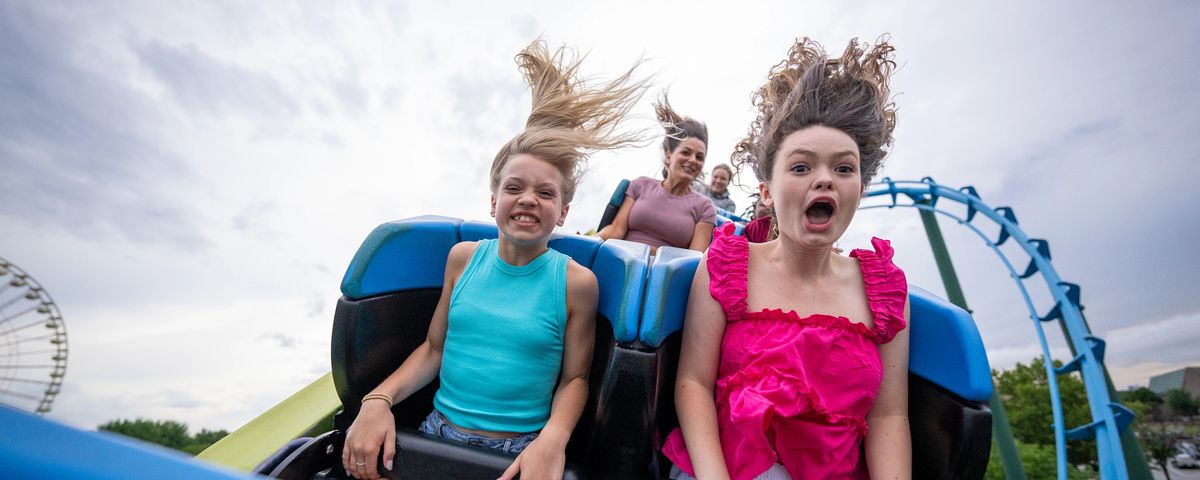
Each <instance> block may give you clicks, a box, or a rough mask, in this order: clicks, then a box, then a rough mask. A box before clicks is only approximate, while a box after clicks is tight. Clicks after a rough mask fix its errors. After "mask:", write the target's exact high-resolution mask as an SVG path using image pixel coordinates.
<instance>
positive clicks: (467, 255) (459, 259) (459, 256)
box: [446, 241, 482, 277]
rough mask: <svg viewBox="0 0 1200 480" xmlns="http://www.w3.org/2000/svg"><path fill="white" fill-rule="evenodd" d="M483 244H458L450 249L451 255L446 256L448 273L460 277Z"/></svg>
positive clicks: (479, 242) (472, 242)
mask: <svg viewBox="0 0 1200 480" xmlns="http://www.w3.org/2000/svg"><path fill="white" fill-rule="evenodd" d="M481 243H482V241H478V242H476V241H467V242H458V243H456V244H454V246H453V247H450V253H449V254H448V255H446V273H447V274H449V275H452V276H454V277H458V275H459V274H461V273H462V271H463V270H464V269H466V268H467V264H468V263H470V262H471V257H474V256H475V252H476V251H477V250H478V249H479V245H480V244H481Z"/></svg>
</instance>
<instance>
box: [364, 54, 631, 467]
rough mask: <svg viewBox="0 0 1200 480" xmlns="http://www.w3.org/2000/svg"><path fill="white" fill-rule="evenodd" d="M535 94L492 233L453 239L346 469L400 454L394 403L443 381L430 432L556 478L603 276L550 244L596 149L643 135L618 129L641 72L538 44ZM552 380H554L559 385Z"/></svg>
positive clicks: (582, 396)
mask: <svg viewBox="0 0 1200 480" xmlns="http://www.w3.org/2000/svg"><path fill="white" fill-rule="evenodd" d="M516 59H517V63H518V65H519V66H520V69H521V71H522V73H523V74H524V76H525V80H526V82H527V83H528V84H529V85H530V87H531V88H532V90H533V110H532V112H531V113H530V115H529V119H528V121H527V123H526V126H525V130H524V131H522V132H521V133H519V134H517V135H516V136H515V137H513V138H512V139H511V140H509V142H508V143H507V144H506V145H504V147H502V148H501V149H500V151H499V153H497V154H496V158H495V160H494V161H493V163H492V167H491V186H490V187H491V191H492V200H491V214H492V216H493V217H495V219H496V227H497V231H498V238H496V239H495V240H482V241H479V242H462V243H459V244H457V245H455V246H454V247H453V248H452V249H451V250H450V254H449V256H448V258H447V259H446V273H445V279H444V283H443V287H442V294H441V297H440V299H439V300H438V305H437V308H436V310H435V311H434V314H433V318H432V320H431V322H430V325H429V332H428V336H427V339H426V340H425V342H424V343H422V344H421V345H420V346H419V347H418V348H417V349H416V350H415V351H414V352H413V353H412V354H411V355H410V356H409V357H408V358H407V359H406V360H405V361H404V363H403V364H401V365H400V367H399V368H397V369H396V371H395V372H394V373H392V374H391V375H390V376H388V377H387V379H385V380H384V381H383V382H382V383H381V384H380V385H379V386H378V387H377V388H375V389H374V390H373V391H372V392H371V393H369V394H367V395H366V396H364V397H363V400H362V407H361V409H360V411H359V414H358V416H357V417H356V418H355V419H354V423H353V424H352V425H351V426H350V428H349V430H348V432H347V436H346V447H345V449H344V450H343V452H342V464H343V466H344V467H345V469H346V471H347V472H348V473H350V474H352V475H353V476H354V477H356V478H360V479H373V478H379V472H378V471H377V470H376V459H377V458H378V456H379V453H380V449H381V448H382V452H383V463H384V467H385V468H387V469H389V470H390V469H391V468H392V467H393V461H394V456H395V450H396V444H395V438H396V434H395V419H394V417H393V415H392V412H391V407H392V405H393V404H394V403H395V402H398V401H402V400H404V399H405V398H407V397H408V396H410V395H412V394H413V393H414V392H416V391H418V390H420V389H421V388H422V387H424V386H425V385H427V384H428V383H429V382H430V381H432V380H433V379H434V378H435V377H440V380H441V384H440V388H439V389H438V391H437V393H436V395H435V397H434V410H433V412H431V413H430V414H429V416H428V418H426V420H425V422H424V423H422V425H421V427H420V429H421V431H423V432H426V433H429V434H432V435H435V436H439V437H443V438H449V439H452V440H456V441H461V442H464V443H468V444H474V445H480V446H484V447H489V448H494V449H497V450H500V451H505V452H510V453H517V454H518V456H517V458H516V460H515V461H514V462H513V463H512V464H511V466H510V467H509V468H508V469H507V470H506V471H505V472H504V474H503V476H502V477H501V478H506V479H511V478H513V477H514V476H516V475H517V474H518V473H520V475H521V478H525V479H541V478H561V477H562V475H563V469H564V466H565V463H566V453H565V449H566V445H567V441H568V440H569V438H570V435H571V432H572V430H574V428H575V424H576V423H577V422H578V420H579V416H580V414H581V413H582V411H583V407H584V403H585V402H586V400H587V395H588V391H587V390H588V387H587V374H588V369H589V366H590V364H591V356H592V346H593V341H594V334H595V330H594V326H593V322H594V321H595V312H596V302H597V297H598V295H599V292H598V287H597V283H596V277H595V275H593V274H592V272H591V271H590V270H588V269H587V268H585V267H583V266H580V265H579V264H577V263H575V262H574V261H572V260H571V259H570V258H569V257H567V256H566V255H564V254H562V253H559V252H556V251H554V250H551V249H549V247H548V242H549V240H550V235H551V233H553V231H554V227H555V226H561V225H562V224H563V220H564V219H565V218H566V215H567V211H568V209H569V204H570V201H571V198H572V197H573V195H574V193H575V188H576V185H577V184H578V183H579V178H580V175H581V174H582V163H583V161H584V160H585V158H586V157H587V154H588V153H589V152H592V151H595V150H599V149H611V148H617V147H622V146H625V145H628V144H632V143H636V142H638V141H640V140H641V138H640V135H635V134H622V133H620V132H619V131H618V130H617V128H616V127H617V126H618V124H619V123H620V121H621V119H622V118H623V117H624V116H625V114H626V113H627V112H628V110H629V109H630V108H631V107H632V106H633V104H634V103H636V102H637V100H638V99H639V98H640V96H641V94H642V93H643V92H644V91H645V83H644V81H635V80H632V73H633V69H632V68H631V69H630V70H629V71H627V72H625V74H623V75H621V76H619V77H617V78H616V79H614V80H612V81H611V82H608V83H605V84H603V85H599V86H592V85H587V84H584V83H583V82H581V81H580V80H579V79H578V78H576V70H577V69H578V67H579V59H578V56H577V55H575V54H574V53H573V52H572V51H569V50H567V49H566V48H559V49H558V50H557V51H555V52H553V53H551V52H550V51H549V49H548V48H547V47H546V45H545V43H544V42H542V41H541V40H538V41H535V42H533V43H532V44H531V45H529V46H528V47H526V48H525V49H524V50H522V51H521V53H520V54H518V55H517V58H516ZM556 384H557V388H555V385H556Z"/></svg>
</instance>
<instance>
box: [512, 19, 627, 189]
mask: <svg viewBox="0 0 1200 480" xmlns="http://www.w3.org/2000/svg"><path fill="white" fill-rule="evenodd" d="M581 60H582V58H581V57H580V56H579V55H578V54H577V53H576V52H575V51H574V50H573V49H570V48H568V47H566V46H562V47H559V48H558V49H557V50H555V51H554V52H553V53H551V52H550V49H549V48H548V47H547V46H546V42H545V41H543V40H541V39H538V40H534V41H533V43H530V44H529V46H527V47H525V49H523V50H521V53H518V54H517V56H516V61H517V66H518V67H519V68H520V70H521V73H522V74H523V75H524V76H525V83H527V84H528V85H529V86H530V88H531V90H532V92H533V110H532V111H531V112H530V113H529V119H528V120H527V121H526V122H525V130H524V131H522V132H521V133H518V134H517V135H516V136H514V137H513V138H512V139H511V140H509V141H508V143H505V144H504V146H503V147H501V148H500V151H499V152H497V153H496V158H495V160H493V161H492V169H491V189H492V192H493V193H495V192H496V189H497V188H499V186H500V170H502V169H503V168H504V165H506V164H507V163H508V160H509V159H511V158H512V157H514V156H516V155H520V154H530V155H533V156H535V157H538V158H540V159H542V160H544V161H546V162H548V163H550V164H551V165H554V167H555V168H556V169H558V171H559V172H561V173H562V175H563V178H565V179H566V182H565V184H564V185H563V192H562V198H563V204H564V205H565V204H568V203H570V202H571V199H572V198H574V196H575V187H576V186H577V185H578V184H579V179H580V177H581V176H582V174H583V166H584V161H585V160H586V159H587V157H588V155H589V154H591V153H592V152H594V151H597V150H607V149H614V148H620V147H624V146H629V145H636V144H638V143H641V142H644V141H645V139H644V136H643V135H642V134H641V133H640V132H637V133H628V132H620V131H618V128H617V127H618V126H619V124H620V123H621V120H622V119H623V118H624V117H625V115H626V114H627V113H628V112H629V110H630V109H631V108H633V105H634V104H635V103H637V101H638V100H639V99H640V98H641V96H642V94H643V93H645V91H646V88H647V86H648V85H647V80H646V79H641V80H634V79H633V71H634V69H636V68H637V66H638V65H640V64H641V63H642V62H641V61H640V60H639V61H638V62H636V63H634V65H633V66H632V67H630V68H629V70H626V71H625V73H624V74H622V75H619V76H617V77H616V78H614V79H612V80H611V81H608V82H606V83H602V84H600V85H598V86H593V85H589V84H588V83H586V82H584V80H583V79H580V78H579V77H578V70H579V64H580V62H581Z"/></svg>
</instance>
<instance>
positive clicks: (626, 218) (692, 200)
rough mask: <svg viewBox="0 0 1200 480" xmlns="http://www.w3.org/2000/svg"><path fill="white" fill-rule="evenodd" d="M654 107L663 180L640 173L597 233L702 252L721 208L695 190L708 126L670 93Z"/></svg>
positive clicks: (706, 141)
mask: <svg viewBox="0 0 1200 480" xmlns="http://www.w3.org/2000/svg"><path fill="white" fill-rule="evenodd" d="M654 110H655V113H656V114H657V115H658V121H659V122H660V123H662V125H663V128H664V129H666V137H665V138H663V180H661V181H659V180H656V179H653V178H650V177H638V178H636V179H634V180H633V181H632V182H630V183H629V188H628V189H626V190H625V201H624V202H622V203H621V209H620V210H618V211H617V215H616V217H615V218H613V221H612V223H611V224H609V225H608V226H606V227H604V228H603V229H601V230H600V232H599V235H600V237H602V238H604V239H606V240H607V239H610V238H619V239H624V240H629V241H633V242H640V243H645V244H647V245H650V247H651V249H652V250H654V251H657V249H658V247H661V246H663V245H670V246H672V247H679V248H690V249H692V250H696V251H701V252H703V251H704V250H705V249H707V248H708V244H709V242H711V241H712V230H713V226H714V225H716V220H717V218H716V217H717V210H716V208H715V207H713V204H712V201H710V200H709V199H708V197H705V196H704V195H701V194H699V193H696V192H694V191H692V182H693V181H695V180H696V178H697V177H698V176H700V172H701V171H703V168H704V157H705V155H706V154H707V153H708V127H706V126H705V125H704V124H703V123H701V122H699V121H697V120H695V119H692V118H687V117H682V116H680V115H679V114H678V113H675V111H674V110H671V105H670V104H669V103H668V102H667V97H666V95H663V97H662V98H661V99H660V100H659V101H658V103H657V104H655V106H654Z"/></svg>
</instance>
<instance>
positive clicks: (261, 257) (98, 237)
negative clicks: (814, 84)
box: [0, 0, 1200, 430]
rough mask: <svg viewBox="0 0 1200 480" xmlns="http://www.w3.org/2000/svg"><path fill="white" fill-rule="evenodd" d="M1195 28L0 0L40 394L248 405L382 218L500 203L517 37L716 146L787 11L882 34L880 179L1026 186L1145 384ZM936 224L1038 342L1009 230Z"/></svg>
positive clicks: (986, 13)
mask: <svg viewBox="0 0 1200 480" xmlns="http://www.w3.org/2000/svg"><path fill="white" fill-rule="evenodd" d="M824 3H828V4H824ZM734 4H736V5H734ZM1197 25H1200V4H1198V3H1195V2H1186V1H1175V2H1136V3H1131V2H1115V1H1114V2H999V3H994V4H992V5H986V6H985V5H979V4H975V3H970V2H968V3H966V4H963V3H962V2H920V3H914V4H903V5H902V4H900V2H877V3H876V2H834V3H829V2H823V4H816V3H813V4H808V2H797V1H776V2H758V3H755V2H749V3H748V2H714V3H711V4H708V3H703V2H678V3H668V4H659V3H657V2H616V3H610V2H600V3H597V2H591V3H576V2H544V3H528V2H518V3H512V2H475V3H471V2H449V3H446V2H432V3H430V2H426V3H390V4H388V3H353V4H351V3H338V4H337V5H336V6H334V5H330V4H328V3H327V2H309V3H303V2H301V3H282V2H249V3H247V2H228V3H222V2H204V3H198V4H197V3H187V2H185V3H175V4H170V5H168V4H164V3H162V2H128V3H115V2H57V1H38V2H18V1H9V0H0V98H2V101H0V172H2V174H0V257H3V258H6V259H8V260H10V261H12V262H14V263H15V264H17V265H19V266H20V267H21V268H23V269H24V270H26V271H28V272H30V273H31V274H33V275H34V276H35V277H37V279H38V280H40V281H41V283H42V284H43V285H45V286H46V288H47V289H48V291H50V292H51V293H52V295H53V296H54V298H55V299H56V300H57V302H58V304H59V307H60V309H61V311H62V312H63V315H64V317H65V319H66V324H67V328H68V332H69V337H70V345H71V350H70V360H69V366H68V373H67V376H66V379H65V385H64V390H63V394H62V395H61V396H60V397H59V398H58V401H57V402H56V403H55V406H54V411H53V412H52V413H51V415H50V416H51V417H52V418H57V419H60V420H62V421H66V422H68V423H71V424H74V425H77V426H80V427H84V428H94V427H95V426H96V425H98V424H100V423H103V422H105V421H108V420H111V419H115V418H132V417H148V418H156V419H158V418H162V419H176V420H181V421H184V422H187V423H188V424H189V425H191V426H192V428H193V429H195V430H198V429H200V428H202V427H203V428H225V429H234V428H237V427H238V426H240V425H242V424H243V423H245V422H246V421H248V420H250V419H251V418H253V417H254V416H256V415H257V414H259V413H261V412H263V411H264V410H266V409H267V408H268V407H270V406H271V405H273V404H275V403H276V402H278V401H280V400H282V399H283V398H285V397H287V396H288V395H290V394H291V393H293V392H295V391H296V390H297V389H299V388H300V387H302V386H303V385H306V384H307V383H309V382H311V381H312V380H314V379H316V378H318V377H319V376H321V375H322V374H324V373H325V372H327V371H328V370H329V331H330V325H331V322H332V317H333V306H334V304H335V303H336V300H337V298H338V296H339V295H340V293H339V291H338V284H339V281H340V278H341V275H342V273H343V272H344V269H345V267H346V264H347V262H348V261H349V259H350V258H351V256H352V255H353V254H354V252H355V250H356V249H357V247H358V245H359V243H360V242H361V241H362V239H363V238H364V237H365V236H366V234H367V233H368V232H370V231H371V229H372V228H374V227H375V226H376V225H377V224H379V223H382V222H386V221H390V220H395V219H401V218H405V217H411V216H416V215H422V214H439V215H447V216H454V217H461V218H466V219H477V220H486V219H488V195H489V192H488V190H487V182H486V171H487V167H488V165H489V164H490V161H491V158H492V156H493V155H494V154H495V151H496V150H497V149H498V148H499V147H500V145H502V144H503V143H504V142H505V141H506V140H507V139H508V138H510V137H511V136H512V135H513V134H515V133H516V132H517V131H519V130H520V127H521V125H522V124H523V121H524V118H525V116H526V115H527V114H528V102H529V95H528V92H527V89H526V88H525V86H524V85H523V83H522V82H521V78H520V75H519V74H518V72H517V70H516V67H515V65H514V63H513V60H512V59H513V55H514V54H515V53H517V52H518V51H519V50H520V49H521V48H522V47H524V46H525V45H526V44H528V43H529V42H530V41H531V40H532V39H534V38H536V37H538V36H543V37H544V38H545V39H546V40H548V41H549V42H550V43H551V44H552V45H558V44H562V43H566V44H569V45H574V46H577V47H579V48H580V49H582V50H584V51H587V52H589V56H588V58H587V59H586V61H585V63H584V66H583V71H584V72H585V73H586V74H590V75H598V76H602V77H603V76H611V75H612V74H614V73H616V72H619V71H621V70H623V69H624V68H627V67H628V66H629V65H631V64H632V63H633V62H634V61H635V60H636V59H638V58H639V57H642V56H644V57H645V58H646V59H647V60H648V62H647V63H646V64H645V65H644V66H643V68H642V69H641V70H640V72H641V73H642V74H644V75H651V74H653V75H654V78H655V81H654V85H655V90H654V92H657V91H658V89H663V88H668V87H669V88H670V92H671V100H672V103H673V104H674V106H675V107H676V109H677V110H679V111H680V112H682V113H684V114H687V115H690V116H694V117H696V118H699V119H701V120H703V121H705V122H707V123H708V126H709V131H710V137H711V140H710V141H711V144H710V145H709V165H707V168H711V166H712V165H713V164H715V163H717V162H723V161H726V160H727V159H728V155H729V152H730V148H731V146H732V145H733V143H734V142H735V141H736V140H737V138H738V137H739V136H740V135H741V134H743V133H744V132H745V130H746V127H747V126H748V124H749V121H750V120H751V118H752V112H751V110H750V103H749V98H750V93H751V92H752V91H753V90H754V89H755V88H756V87H757V86H758V85H759V84H760V82H761V81H762V80H763V78H764V77H765V74H766V72H767V70H768V69H769V67H770V66H772V65H773V64H775V63H776V62H778V61H779V60H780V59H782V58H783V55H784V53H785V52H786V50H787V49H788V47H790V46H791V44H792V42H793V41H794V39H795V38H796V37H799V36H811V37H813V38H815V39H817V40H818V41H820V42H822V43H823V44H825V45H826V47H827V48H828V49H829V50H830V51H833V52H839V53H840V51H841V49H842V48H843V47H844V46H845V43H846V41H847V40H848V39H849V38H852V37H860V38H863V39H865V40H873V39H874V38H876V37H877V36H878V35H880V34H881V33H884V32H890V33H891V38H892V42H893V43H894V44H895V45H896V47H897V53H896V56H897V59H898V62H899V65H900V68H899V70H898V71H897V73H896V75H895V78H894V81H893V84H892V88H893V91H894V92H895V93H896V94H897V96H896V103H897V104H898V106H899V112H900V113H899V126H898V128H897V130H896V135H895V138H896V143H895V148H894V149H893V152H892V154H891V156H890V157H889V158H888V159H887V161H886V163H885V165H884V168H883V170H882V172H881V175H887V176H891V177H893V178H896V179H914V180H915V179H920V178H921V177H924V176H931V177H933V178H934V179H936V180H937V181H938V182H941V183H944V184H946V185H949V186H952V187H955V188H957V187H959V186H964V185H974V186H975V187H976V188H977V189H978V191H979V193H980V195H981V196H982V197H983V199H984V200H985V201H986V202H988V203H990V204H991V205H993V206H1001V205H1006V206H1011V207H1013V209H1014V210H1015V211H1016V214H1017V217H1018V218H1019V220H1020V223H1021V226H1022V227H1023V228H1024V229H1025V231H1026V232H1027V233H1028V234H1029V235H1030V236H1033V237H1039V238H1046V239H1048V240H1049V241H1050V244H1051V249H1052V252H1053V258H1054V265H1055V267H1056V268H1057V270H1058V272H1059V274H1060V275H1061V276H1062V277H1063V278H1064V279H1066V280H1068V281H1072V282H1075V283H1078V284H1080V285H1081V286H1082V289H1083V303H1084V304H1085V306H1086V307H1087V310H1086V314H1087V318H1088V321H1089V322H1090V324H1091V326H1092V328H1093V329H1094V331H1095V333H1097V334H1098V335H1100V336H1102V337H1104V338H1106V339H1108V340H1109V346H1108V353H1107V364H1108V367H1109V369H1110V371H1111V373H1112V376H1113V379H1114V382H1115V383H1116V385H1117V386H1118V388H1122V387H1124V386H1127V385H1131V384H1143V385H1144V384H1146V383H1147V382H1148V378H1149V376H1150V375H1153V374H1158V373H1162V372H1165V371H1169V370H1172V369H1175V368H1179V367H1182V366H1185V365H1197V364H1200V348H1197V345H1200V295H1197V294H1196V293H1197V292H1198V291H1200V290H1198V288H1197V287H1198V286H1200V282H1198V279H1200V274H1198V273H1197V272H1200V256H1198V255H1197V254H1196V253H1195V248H1196V247H1195V246H1194V244H1193V242H1195V241H1196V240H1197V239H1198V238H1200V220H1198V219H1200V215H1197V211H1196V210H1197V208H1196V205H1197V204H1200V192H1198V191H1197V190H1196V189H1195V188H1193V186H1194V185H1195V183H1196V178H1197V174H1198V173H1200V161H1198V159H1197V158H1196V153H1195V151H1196V149H1195V145H1196V132H1197V131H1200V128H1198V127H1200V113H1198V112H1200V68H1198V67H1197V63H1196V52H1197V51H1198V50H1200V48H1198V47H1200V29H1198V28H1196V26H1197ZM649 100H650V96H648V97H647V98H646V99H645V100H643V102H642V103H641V104H640V106H639V107H638V108H637V109H636V112H635V113H637V114H638V116H639V117H638V118H636V119H634V121H635V122H641V125H648V124H649V119H650V117H651V114H652V110H651V107H650V102H649ZM656 148H657V147H654V146H648V147H646V148H642V149H630V150H625V151H621V152H617V153H605V154H600V155H596V156H595V157H594V158H593V159H592V161H591V162H590V172H589V174H588V176H587V177H586V178H585V180H584V181H583V183H582V185H581V186H580V188H579V192H578V194H577V195H576V197H575V201H574V205H573V206H572V209H571V212H570V216H569V217H568V219H567V222H566V226H565V227H564V228H563V230H565V231H571V232H574V231H577V230H586V229H587V228H590V227H593V226H595V223H596V222H597V220H598V219H599V215H600V212H601V211H602V205H603V203H604V201H605V200H606V199H607V197H608V196H609V194H610V193H611V191H612V188H613V187H614V186H615V185H616V183H617V182H618V181H619V180H620V179H621V178H633V177H636V176H639V175H651V176H652V175H655V174H656V172H657V171H658V169H659V165H660V164H659V160H660V156H659V154H658V153H657V150H656ZM752 177H753V175H752V174H750V173H749V172H747V174H745V175H742V176H741V179H740V180H741V181H742V183H743V184H745V185H747V186H748V187H753V186H754V185H756V181H755V180H754V179H753V178H752ZM734 196H735V199H736V200H737V201H738V204H739V209H740V208H742V207H744V206H745V205H746V196H745V194H744V193H742V192H735V195H734ZM942 228H943V230H944V232H945V234H946V237H947V240H948V242H949V244H950V249H951V251H952V255H953V257H954V262H955V264H956V267H957V269H958V273H959V276H960V277H961V279H962V283H963V288H964V290H965V293H966V296H967V299H968V301H969V303H970V305H971V307H972V309H973V310H974V312H975V316H976V319H977V321H978V323H979V325H980V330H981V332H982V334H983V337H984V341H985V343H986V344H987V347H988V349H989V357H990V360H991V362H992V365H993V367H998V368H1006V367H1009V366H1011V365H1012V364H1014V363H1015V362H1018V361H1021V362H1028V361H1029V360H1031V359H1032V358H1034V357H1035V356H1037V355H1039V354H1040V350H1039V349H1038V347H1037V345H1036V340H1035V339H1036V336H1035V334H1034V331H1033V327H1032V325H1031V324H1032V322H1031V321H1030V320H1029V319H1028V316H1027V314H1026V313H1025V311H1024V309H1023V307H1022V305H1021V301H1020V297H1019V294H1018V292H1017V290H1016V288H1015V287H1014V284H1013V283H1012V281H1011V280H1010V279H1009V278H1008V276H1007V273H1006V272H1005V270H1004V269H1003V267H1002V266H1001V264H1000V263H999V262H998V261H997V259H996V257H995V255H993V254H992V253H991V251H990V250H988V249H987V248H986V246H985V245H984V244H983V242H982V240H980V239H979V238H977V237H975V236H974V234H972V233H970V232H969V231H968V230H966V229H964V228H961V227H958V226H957V225H955V224H954V222H943V223H942ZM866 235H879V236H882V237H885V238H891V239H892V240H893V241H894V243H895V245H896V247H897V249H898V257H897V260H898V263H899V264H900V265H901V266H902V267H903V268H905V269H906V270H907V271H908V272H909V278H910V281H911V282H913V283H914V284H917V285H921V286H924V287H925V288H927V289H929V290H931V291H934V292H936V293H939V294H941V293H943V289H942V287H941V283H940V280H939V277H938V276H937V269H936V267H935V266H934V264H933V260H932V255H931V254H930V251H929V247H928V244H927V242H926V241H925V239H924V236H923V232H922V230H921V226H920V222H919V221H918V218H917V215H916V213H915V212H914V211H912V210H889V211H882V210H873V211H864V212H862V213H860V214H859V216H858V217H857V219H856V221H855V225H854V227H853V231H852V232H851V233H850V234H849V235H848V236H847V237H846V238H845V239H844V241H843V242H842V243H843V246H844V247H858V246H866ZM1008 251H1010V252H1011V251H1013V250H1011V249H1010V250H1008ZM1015 258H1023V257H1019V256H1015ZM1023 266H1024V263H1023V260H1022V261H1019V262H1018V265H1017V267H1018V268H1022V267H1023ZM1035 280H1036V279H1035ZM1029 286H1030V289H1031V291H1034V293H1035V299H1038V300H1040V301H1041V302H1042V303H1041V304H1039V308H1042V309H1043V311H1044V310H1045V309H1048V308H1049V304H1048V300H1047V297H1046V294H1045V291H1046V289H1045V287H1044V286H1042V287H1040V290H1038V288H1039V287H1038V284H1037V283H1036V281H1035V282H1030V283H1029ZM1038 295H1040V297H1039V296H1038ZM1047 332H1048V333H1049V334H1050V336H1051V337H1052V338H1060V337H1061V335H1060V334H1059V332H1058V329H1057V327H1053V328H1050V329H1048V330H1047ZM1057 344H1058V345H1060V346H1061V341H1059V342H1057ZM1056 352H1057V353H1056V355H1057V357H1058V358H1060V359H1066V355H1067V354H1066V353H1065V352H1063V349H1062V348H1061V347H1059V348H1058V349H1057V351H1056Z"/></svg>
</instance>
